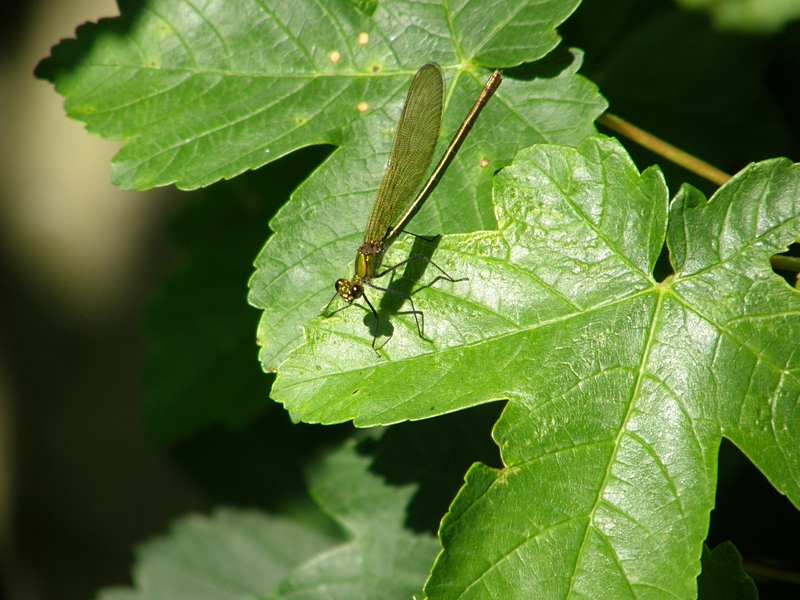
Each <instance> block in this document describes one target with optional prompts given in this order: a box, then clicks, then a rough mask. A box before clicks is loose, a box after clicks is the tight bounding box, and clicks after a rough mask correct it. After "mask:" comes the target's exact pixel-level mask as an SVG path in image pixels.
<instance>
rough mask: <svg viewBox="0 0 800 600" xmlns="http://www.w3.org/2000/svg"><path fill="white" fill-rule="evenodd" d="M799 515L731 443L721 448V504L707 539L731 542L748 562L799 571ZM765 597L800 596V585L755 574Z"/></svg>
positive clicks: (767, 599)
mask: <svg viewBox="0 0 800 600" xmlns="http://www.w3.org/2000/svg"><path fill="white" fill-rule="evenodd" d="M798 539H800V513H799V512H798V511H797V509H796V508H795V507H794V506H793V505H792V503H791V502H789V500H788V499H787V498H786V497H785V496H782V495H781V494H779V493H778V492H777V490H776V489H775V488H774V487H772V485H771V484H770V483H769V481H767V479H766V478H765V477H764V475H763V474H762V473H761V472H760V471H759V470H758V469H757V468H756V467H755V465H753V463H751V462H750V461H749V460H748V458H747V457H746V456H744V454H742V453H741V451H740V450H739V449H738V448H737V447H736V446H735V445H734V444H733V443H731V442H730V441H728V440H726V439H724V438H723V440H722V445H721V446H720V450H719V475H718V485H717V497H716V506H715V507H714V510H713V511H712V512H711V523H710V527H709V531H708V538H707V539H706V543H707V544H708V545H709V546H711V547H712V548H714V547H715V546H717V545H718V544H721V543H722V542H725V541H731V542H733V543H734V545H735V546H736V548H737V549H738V550H739V552H740V553H741V555H742V558H743V559H744V565H745V569H747V563H748V562H751V563H760V564H763V565H768V566H772V567H778V568H780V569H784V570H786V571H790V572H793V573H795V574H797V573H800V545H799V544H798V543H797V540H798ZM754 579H755V580H756V584H757V585H758V591H759V597H760V598H761V600H772V599H775V600H777V599H783V598H798V597H800V586H798V585H796V584H790V583H785V582H780V581H775V580H772V579H767V578H764V577H757V576H756V577H754Z"/></svg>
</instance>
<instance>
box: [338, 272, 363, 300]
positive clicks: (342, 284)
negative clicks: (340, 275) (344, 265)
mask: <svg viewBox="0 0 800 600" xmlns="http://www.w3.org/2000/svg"><path fill="white" fill-rule="evenodd" d="M334 286H335V287H336V293H337V294H339V296H340V297H341V298H342V300H344V301H345V302H347V303H348V304H352V303H353V300H356V299H358V298H361V297H362V296H363V295H364V285H363V284H362V283H361V278H360V277H358V276H356V277H353V278H352V279H337V280H336V283H335V284H334Z"/></svg>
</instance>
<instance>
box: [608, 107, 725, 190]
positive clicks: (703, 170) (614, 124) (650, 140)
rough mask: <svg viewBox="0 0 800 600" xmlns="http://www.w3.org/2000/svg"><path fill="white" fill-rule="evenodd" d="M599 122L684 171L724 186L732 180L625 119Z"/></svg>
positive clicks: (610, 117) (616, 117)
mask: <svg viewBox="0 0 800 600" xmlns="http://www.w3.org/2000/svg"><path fill="white" fill-rule="evenodd" d="M597 122H598V123H600V124H601V125H604V126H606V127H608V128H609V129H611V130H612V131H614V132H616V133H618V134H620V135H624V136H625V137H626V138H628V139H630V140H632V141H634V142H636V143H637V144H639V145H640V146H642V147H644V148H647V149H648V150H650V151H652V152H655V153H656V154H658V155H659V156H663V157H664V158H666V159H667V160H669V161H672V162H674V163H675V164H676V165H680V166H681V167H683V168H684V169H687V170H689V171H691V172H692V173H695V174H697V175H699V176H700V177H702V178H704V179H708V180H709V181H710V182H712V183H716V184H717V185H722V184H724V183H725V182H727V181H728V180H729V179H730V178H731V176H730V175H728V174H727V173H725V172H723V171H720V170H719V169H717V168H716V167H712V166H711V165H710V164H708V163H707V162H704V161H702V160H700V159H699V158H697V157H694V156H692V155H691V154H689V153H687V152H684V151H683V150H680V149H679V148H676V147H675V146H673V145H672V144H668V143H667V142H665V141H664V140H661V139H659V138H657V137H656V136H654V135H653V134H651V133H647V132H646V131H644V130H642V129H639V128H638V127H636V126H635V125H632V124H630V123H628V122H627V121H625V120H624V119H620V118H619V117H618V116H616V115H612V114H611V113H605V114H603V115H601V116H600V117H599V118H598V119H597Z"/></svg>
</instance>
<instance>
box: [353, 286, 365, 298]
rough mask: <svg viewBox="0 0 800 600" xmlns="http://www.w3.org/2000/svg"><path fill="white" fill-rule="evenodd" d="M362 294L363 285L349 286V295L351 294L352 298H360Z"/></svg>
mask: <svg viewBox="0 0 800 600" xmlns="http://www.w3.org/2000/svg"><path fill="white" fill-rule="evenodd" d="M363 295H364V287H363V286H360V285H358V284H356V285H353V286H351V287H350V296H352V298H353V299H356V298H361V296H363Z"/></svg>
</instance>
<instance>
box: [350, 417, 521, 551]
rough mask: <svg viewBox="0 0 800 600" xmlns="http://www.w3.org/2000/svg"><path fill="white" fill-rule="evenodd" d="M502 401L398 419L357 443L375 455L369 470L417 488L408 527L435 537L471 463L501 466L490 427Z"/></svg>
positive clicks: (360, 447)
mask: <svg viewBox="0 0 800 600" xmlns="http://www.w3.org/2000/svg"><path fill="white" fill-rule="evenodd" d="M505 405H506V403H505V402H492V403H489V404H483V405H481V406H476V407H474V408H470V409H468V410H462V411H459V412H456V413H452V414H449V415H443V416H440V417H436V418H433V419H425V420H423V421H415V422H406V423H400V424H399V425H394V426H392V427H391V428H389V429H388V430H387V431H386V433H384V434H383V437H382V438H381V439H380V440H378V441H375V440H372V439H368V440H365V441H364V442H362V443H361V444H360V445H359V451H360V452H362V453H364V454H373V455H374V456H375V459H374V460H373V462H372V465H371V467H370V470H371V471H372V472H373V473H375V474H377V475H380V476H382V477H384V478H385V479H386V481H387V483H389V484H391V485H397V486H400V485H408V484H416V485H418V486H419V490H418V491H417V493H416V494H415V495H414V498H413V500H412V501H411V503H410V504H409V506H408V511H407V518H406V526H407V527H409V528H410V529H412V530H414V531H417V532H422V531H426V532H428V533H430V534H432V535H436V533H437V531H438V530H439V522H440V521H441V519H442V517H443V516H444V515H445V513H447V510H448V508H449V506H450V504H451V503H452V501H453V499H454V498H455V496H456V494H457V493H458V490H460V489H461V487H462V486H463V485H464V476H465V475H466V473H467V471H468V470H469V468H470V467H471V466H472V464H473V463H475V462H481V463H483V464H485V465H487V466H489V467H492V468H495V469H499V468H501V467H502V461H501V460H500V449H499V448H498V447H497V444H495V443H494V440H492V427H494V424H495V423H496V422H497V419H498V418H500V414H501V413H502V411H503V409H504V408H505Z"/></svg>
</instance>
